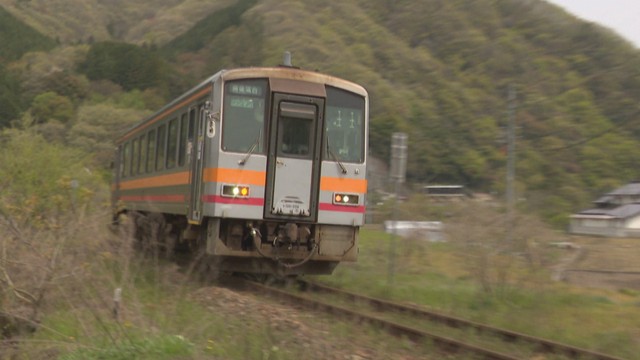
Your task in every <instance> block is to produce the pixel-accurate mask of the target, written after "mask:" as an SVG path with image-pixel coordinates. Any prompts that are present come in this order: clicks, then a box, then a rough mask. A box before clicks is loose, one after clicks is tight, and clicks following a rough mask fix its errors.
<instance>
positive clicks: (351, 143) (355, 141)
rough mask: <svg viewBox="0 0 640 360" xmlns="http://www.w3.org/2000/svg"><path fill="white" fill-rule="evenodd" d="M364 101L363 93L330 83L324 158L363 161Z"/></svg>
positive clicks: (328, 87)
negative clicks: (352, 91) (342, 88)
mask: <svg viewBox="0 0 640 360" xmlns="http://www.w3.org/2000/svg"><path fill="white" fill-rule="evenodd" d="M364 106H365V101H364V98H363V97H362V96H360V95H357V94H354V93H351V92H348V91H345V90H341V89H338V88H334V87H331V86H327V111H326V114H325V131H326V132H325V138H326V139H327V140H326V141H327V146H326V147H325V154H324V157H325V158H326V159H334V158H337V160H340V161H344V162H355V163H362V162H363V161H364V145H365V144H364V135H365V119H364V116H365V112H364Z"/></svg>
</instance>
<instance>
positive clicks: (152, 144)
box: [147, 129, 156, 172]
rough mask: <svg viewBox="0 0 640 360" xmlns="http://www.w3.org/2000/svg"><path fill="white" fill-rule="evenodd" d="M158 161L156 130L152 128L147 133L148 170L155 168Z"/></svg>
mask: <svg viewBox="0 0 640 360" xmlns="http://www.w3.org/2000/svg"><path fill="white" fill-rule="evenodd" d="M155 163H156V130H155V129H154V130H151V131H149V133H148V134H147V172H152V171H153V170H154V165H155Z"/></svg>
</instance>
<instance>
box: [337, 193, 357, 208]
mask: <svg viewBox="0 0 640 360" xmlns="http://www.w3.org/2000/svg"><path fill="white" fill-rule="evenodd" d="M359 202H360V196H359V195H355V194H343V193H333V204H334V205H351V206H355V205H358V203H359Z"/></svg>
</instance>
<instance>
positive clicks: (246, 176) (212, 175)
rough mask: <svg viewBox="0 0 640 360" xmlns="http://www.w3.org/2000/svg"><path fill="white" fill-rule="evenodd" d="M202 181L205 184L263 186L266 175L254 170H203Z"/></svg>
mask: <svg viewBox="0 0 640 360" xmlns="http://www.w3.org/2000/svg"><path fill="white" fill-rule="evenodd" d="M203 179H204V181H205V182H218V183H233V184H243V185H258V186H264V185H265V184H266V181H267V180H266V179H267V173H266V172H264V171H256V170H238V169H224V168H208V169H204V175H203Z"/></svg>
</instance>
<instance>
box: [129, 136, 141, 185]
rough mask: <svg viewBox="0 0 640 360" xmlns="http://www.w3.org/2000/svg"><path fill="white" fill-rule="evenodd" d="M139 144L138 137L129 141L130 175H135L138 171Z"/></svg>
mask: <svg viewBox="0 0 640 360" xmlns="http://www.w3.org/2000/svg"><path fill="white" fill-rule="evenodd" d="M139 146H140V142H138V139H133V141H132V142H131V176H135V175H136V173H137V172H138V160H140V152H139Z"/></svg>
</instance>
